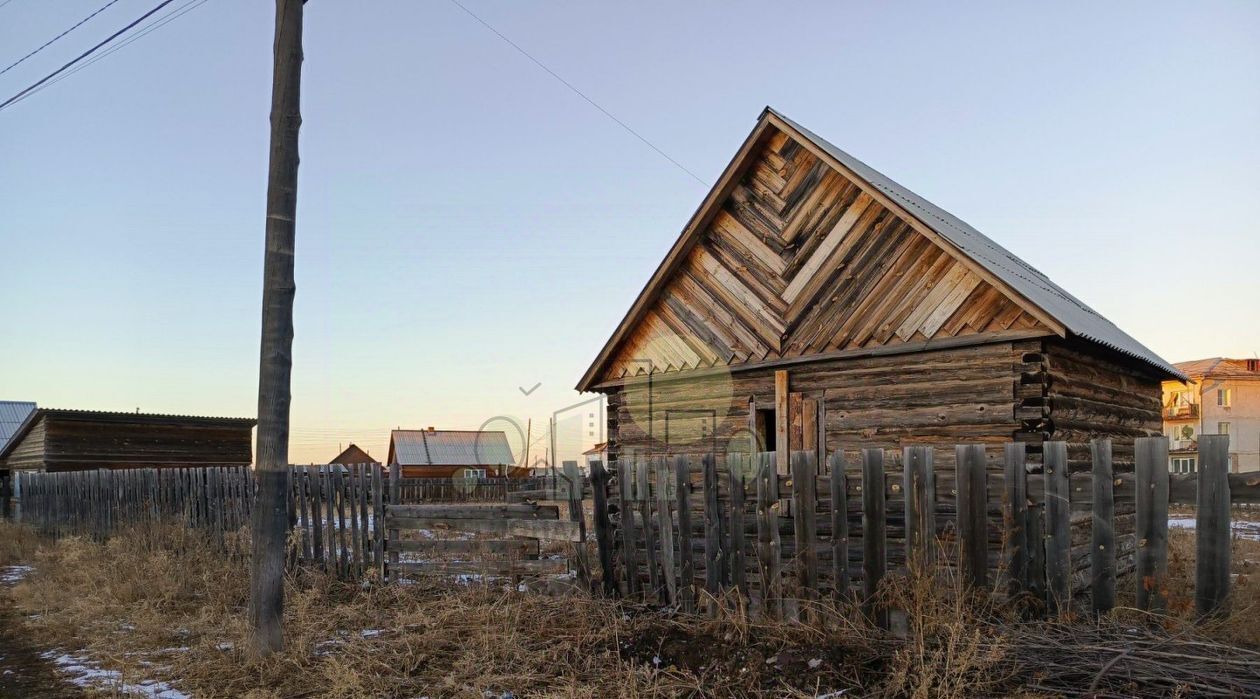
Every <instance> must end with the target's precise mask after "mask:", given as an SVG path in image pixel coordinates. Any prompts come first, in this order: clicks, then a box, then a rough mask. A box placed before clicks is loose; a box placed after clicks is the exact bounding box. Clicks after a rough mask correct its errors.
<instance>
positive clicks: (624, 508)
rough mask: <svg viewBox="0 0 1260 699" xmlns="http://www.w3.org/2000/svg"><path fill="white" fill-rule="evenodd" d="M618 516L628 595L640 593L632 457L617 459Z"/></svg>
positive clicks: (622, 561) (622, 563) (622, 560)
mask: <svg viewBox="0 0 1260 699" xmlns="http://www.w3.org/2000/svg"><path fill="white" fill-rule="evenodd" d="M617 492H618V514H619V515H620V518H621V522H620V528H621V566H622V568H624V569H625V574H626V594H629V595H633V594H634V593H636V592H638V591H639V561H638V556H637V554H638V551H637V550H636V549H637V548H638V545H639V537H638V533H637V532H636V531H635V526H634V461H633V458H632V457H630V456H628V455H627V456H626V457H625V458H618V459H617Z"/></svg>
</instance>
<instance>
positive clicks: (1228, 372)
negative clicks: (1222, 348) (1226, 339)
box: [1175, 357, 1260, 380]
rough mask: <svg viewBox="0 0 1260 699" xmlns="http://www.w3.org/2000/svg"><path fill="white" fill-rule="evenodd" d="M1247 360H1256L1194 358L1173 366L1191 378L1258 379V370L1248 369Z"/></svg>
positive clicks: (1259, 374) (1259, 375)
mask: <svg viewBox="0 0 1260 699" xmlns="http://www.w3.org/2000/svg"><path fill="white" fill-rule="evenodd" d="M1248 361H1252V362H1254V361H1256V360H1254V359H1252V360H1247V359H1228V358H1226V357H1212V358H1210V359H1196V360H1193V361H1189V362H1177V364H1175V366H1176V367H1177V368H1178V369H1180V370H1181V372H1182V373H1184V374H1185V375H1186V376H1188V377H1190V378H1191V379H1196V380H1197V379H1209V378H1219V379H1227V378H1229V379H1260V371H1251V370H1248V368H1247V365H1248Z"/></svg>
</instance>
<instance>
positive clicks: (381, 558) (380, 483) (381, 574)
mask: <svg viewBox="0 0 1260 699" xmlns="http://www.w3.org/2000/svg"><path fill="white" fill-rule="evenodd" d="M372 548H373V560H374V562H375V563H376V575H377V579H379V580H382V581H383V580H385V579H386V578H385V575H386V569H385V479H384V477H383V474H382V473H381V469H380V467H378V466H373V467H372Z"/></svg>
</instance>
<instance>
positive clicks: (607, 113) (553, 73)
mask: <svg viewBox="0 0 1260 699" xmlns="http://www.w3.org/2000/svg"><path fill="white" fill-rule="evenodd" d="M451 3H453V4H454V5H455V6H456V7H458V8H459V9H461V10H463V11H464V12H466V13H467V14H468V16H469V17H472V18H473V19H475V20H477V21H478V22H480V23H481V25H482V26H483V27H485V28H486V29H489V30H490V31H492V32H494V34H495V36H497V37H499V38H500V39H502V40H503V41H505V42H507V44H508V46H511V47H512V48H514V49H516V50H517V51H518V52H520V54H521V55H522V56H524V57H526V58H528V59H529V60H531V61H533V62H534V65H537V66H538V67H539V68H542V69H543V70H545V71H547V73H548V74H549V75H551V77H553V78H555V79H556V80H559V81H560V82H561V84H563V85H564V86H565V87H567V88H569V89H570V90H572V91H573V94H575V95H577V96H578V97H581V98H582V99H584V100H586V101H587V102H588V103H589V104H590V105H591V106H592V107H594V108H596V109H598V110H599V111H601V112H603V114H604V116H606V117H608V118H609V119H612V120H613V121H615V122H617V124H618V125H619V126H620V127H621V128H623V129H625V130H626V132H627V133H629V134H630V135H631V136H634V137H635V138H637V139H639V140H640V141H642V142H643V143H644V144H646V145H647V147H648V148H651V149H652V150H654V151H656V152H657V153H658V154H659V155H660V156H661V157H662V158H664V159H666V160H668V161H669V162H671V163H673V164H674V166H675V167H677V168H678V169H679V170H682V171H683V172H685V173H687V174H688V175H691V178H692V179H694V180H695V181H696V182H699V183H700V184H702V185H704V186H706V187H708V186H710V185H709V183H708V182H705V181H704V180H702V179H700V177H699V176H698V175H696V173H694V172H692V171H691V170H688V169H687V168H685V167H683V165H682V163H680V162H678V161H677V160H674V159H673V158H671V157H669V154H668V153H666V152H665V151H663V150H661V149H660V148H657V147H656V145H655V144H654V143H652V142H651V141H649V140H647V139H646V138H644V137H643V136H642V135H641V134H640V133H639V132H638V131H635V130H634V129H632V128H630V125H629V124H627V123H626V122H624V121H622V120H620V119H618V118H617V117H616V116H614V115H613V113H612V112H610V111H608V110H607V109H604V108H603V107H601V106H599V103H598V102H596V101H595V100H593V99H591V98H590V97H587V96H586V94H585V93H583V92H582V91H581V90H579V89H577V88H576V87H574V86H573V83H571V82H569V81H568V80H565V79H564V78H562V77H560V75H559V74H557V73H556V71H554V70H552V69H550V68H548V67H547V66H546V65H544V64H543V62H542V61H540V60H538V59H537V58H534V57H533V56H532V55H530V53H529V52H528V51H526V50H525V49H523V48H521V47H520V46H519V45H517V43H516V42H515V41H512V40H511V39H509V38H507V37H506V36H504V35H503V32H500V31H499V30H498V29H495V28H494V27H492V26H490V23H489V22H487V21H485V20H484V19H482V18H481V17H478V16H477V15H476V14H475V13H473V11H472V10H470V9H468V8H467V7H465V6H464V5H463V4H462V3H460V1H459V0H451Z"/></svg>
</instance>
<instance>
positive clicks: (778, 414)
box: [770, 369, 791, 499]
mask: <svg viewBox="0 0 1260 699" xmlns="http://www.w3.org/2000/svg"><path fill="white" fill-rule="evenodd" d="M788 400H789V399H788V372H787V370H786V369H779V370H777V371H775V372H774V431H775V455H776V456H775V465H774V468H775V474H776V475H782V476H786V475H787V470H788V459H789V458H790V457H789V454H790V445H791V437H790V435H789V430H790V420H789V413H790V411H789V410H788ZM770 492H771V493H773V495H774V497H775V499H778V497H779V486H778V479H777V478H776V479H775V481H774V484H773V487H772V488H771V489H770Z"/></svg>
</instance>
